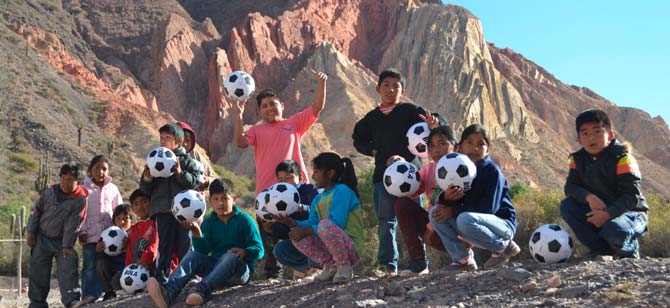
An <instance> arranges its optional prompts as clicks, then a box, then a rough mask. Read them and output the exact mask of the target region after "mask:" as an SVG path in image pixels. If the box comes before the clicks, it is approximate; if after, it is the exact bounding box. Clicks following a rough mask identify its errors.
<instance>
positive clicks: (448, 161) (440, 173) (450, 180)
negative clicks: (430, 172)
mask: <svg viewBox="0 0 670 308" xmlns="http://www.w3.org/2000/svg"><path fill="white" fill-rule="evenodd" d="M476 176H477V167H476V166H475V163H473V162H472V160H470V158H468V156H467V155H465V154H461V153H456V152H453V153H449V154H447V155H445V156H443V157H442V158H440V160H439V161H438V162H437V164H436V165H435V180H436V181H437V185H439V186H440V188H442V189H443V190H447V187H449V185H452V186H458V187H460V188H462V189H463V191H468V190H470V188H471V187H472V181H474V179H475V177H476Z"/></svg>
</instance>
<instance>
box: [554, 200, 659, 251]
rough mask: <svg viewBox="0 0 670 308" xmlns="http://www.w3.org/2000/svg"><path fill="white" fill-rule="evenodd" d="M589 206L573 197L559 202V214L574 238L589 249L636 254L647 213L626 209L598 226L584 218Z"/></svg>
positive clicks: (644, 229) (645, 226)
mask: <svg viewBox="0 0 670 308" xmlns="http://www.w3.org/2000/svg"><path fill="white" fill-rule="evenodd" d="M589 212H591V208H590V207H589V205H588V204H586V203H580V202H578V201H577V200H575V199H573V198H567V199H564V200H563V201H562V202H561V216H563V220H565V222H566V223H567V224H568V225H569V226H570V228H571V229H572V231H573V232H574V233H575V236H576V237H577V239H578V240H579V241H580V242H581V243H582V244H584V245H585V246H586V247H588V248H589V250H590V251H591V252H592V253H597V254H603V255H612V254H616V255H619V256H623V257H630V256H633V255H636V254H637V250H638V241H637V239H638V238H639V237H641V236H642V235H644V233H646V232H647V217H646V214H645V213H643V212H625V213H623V214H621V215H620V216H619V217H615V218H612V219H610V221H608V222H606V223H605V224H604V225H603V226H602V227H600V228H598V227H596V226H594V225H593V224H591V223H590V222H588V221H586V219H587V218H588V217H587V216H586V214H587V213H589Z"/></svg>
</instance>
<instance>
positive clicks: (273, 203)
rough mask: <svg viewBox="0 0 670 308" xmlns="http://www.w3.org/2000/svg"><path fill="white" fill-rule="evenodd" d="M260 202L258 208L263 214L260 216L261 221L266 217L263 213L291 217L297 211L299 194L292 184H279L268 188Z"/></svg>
mask: <svg viewBox="0 0 670 308" xmlns="http://www.w3.org/2000/svg"><path fill="white" fill-rule="evenodd" d="M257 200H258V199H257ZM260 201H262V202H261V203H260V204H259V206H261V212H262V213H264V215H261V218H263V219H266V217H268V215H265V213H269V214H272V215H277V214H282V215H291V214H293V213H295V212H297V211H298V207H299V206H300V194H299V193H298V189H297V188H295V186H294V185H293V184H290V183H285V182H279V183H276V184H274V185H272V186H270V187H268V189H267V193H266V195H264V196H263V199H262V200H260ZM266 220H267V219H266Z"/></svg>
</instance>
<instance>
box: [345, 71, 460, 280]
mask: <svg viewBox="0 0 670 308" xmlns="http://www.w3.org/2000/svg"><path fill="white" fill-rule="evenodd" d="M403 87H404V80H403V78H402V75H401V74H400V72H398V71H397V70H395V69H391V68H389V69H386V70H384V71H383V72H382V73H381V74H379V81H378V82H377V87H376V90H377V93H379V96H380V98H381V101H382V102H381V103H380V104H379V105H378V106H377V108H375V109H373V110H372V111H370V112H368V113H367V114H366V115H365V117H363V119H361V120H360V121H358V122H357V123H356V126H355V127H354V133H353V135H352V138H353V139H354V147H355V148H356V150H358V152H360V153H361V154H364V155H368V156H373V157H374V158H375V170H374V174H373V175H372V182H373V183H374V205H375V211H376V212H377V221H378V222H379V225H378V227H377V235H378V236H379V250H378V255H377V261H378V262H379V264H380V265H382V266H385V267H386V273H387V275H390V276H394V275H396V272H397V268H398V245H397V243H396V240H395V229H396V225H397V220H396V214H395V211H394V204H395V200H396V197H394V196H393V195H391V194H389V193H388V192H386V189H385V188H384V185H383V183H382V176H383V175H384V170H386V161H387V160H388V159H389V157H391V156H393V155H399V156H402V157H403V158H404V159H405V160H406V161H410V162H412V161H414V159H415V156H414V155H413V154H412V153H411V152H410V151H409V150H408V149H407V138H405V134H407V130H408V129H409V128H410V127H411V126H412V125H414V124H416V123H418V122H420V121H422V120H423V121H426V122H427V123H428V126H429V127H430V128H431V129H432V128H435V127H436V126H438V125H446V124H447V123H446V121H445V120H444V118H442V117H441V116H440V115H438V114H429V113H427V112H426V111H425V110H424V109H423V108H421V107H419V106H417V105H414V104H412V103H401V102H400V96H401V95H403V94H404V93H405V91H404V88H403ZM438 122H439V123H438ZM413 163H416V164H417V165H418V166H420V164H421V162H420V161H415V162H413ZM418 203H421V202H418Z"/></svg>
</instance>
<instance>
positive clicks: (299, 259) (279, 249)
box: [257, 160, 319, 277]
mask: <svg viewBox="0 0 670 308" xmlns="http://www.w3.org/2000/svg"><path fill="white" fill-rule="evenodd" d="M275 175H276V177H277V182H286V183H289V184H292V185H294V186H295V187H296V188H297V189H298V194H300V203H301V204H300V209H299V210H298V212H295V213H293V214H291V215H290V217H291V218H293V219H295V220H305V219H307V218H309V211H310V206H311V204H312V200H313V199H314V197H316V195H318V194H319V190H318V189H317V188H316V186H314V184H309V183H304V182H301V181H300V178H299V177H300V166H299V165H298V163H296V162H295V161H293V160H285V161H283V162H281V163H279V165H277V168H275ZM257 221H258V223H259V224H258V225H259V226H263V227H262V228H261V230H260V231H261V238H262V239H263V248H264V249H265V251H268V252H273V253H267V254H265V258H264V271H265V277H276V276H277V274H278V272H279V267H278V266H277V261H279V263H281V264H282V265H284V266H288V267H290V268H292V269H296V270H298V271H300V272H303V273H304V272H307V271H308V270H309V269H310V268H311V267H312V265H314V264H315V263H314V262H310V260H309V259H308V258H307V256H305V255H304V254H302V253H301V252H300V251H298V249H296V248H295V246H293V243H292V242H291V241H290V240H289V236H288V234H289V232H290V231H291V228H290V227H289V226H288V225H286V224H284V223H280V222H277V223H271V222H266V221H263V220H260V219H257ZM275 258H276V259H275ZM284 270H285V271H284V274H286V273H287V272H288V271H286V268H284ZM289 275H290V274H289ZM298 275H300V274H298ZM284 277H286V276H284Z"/></svg>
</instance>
